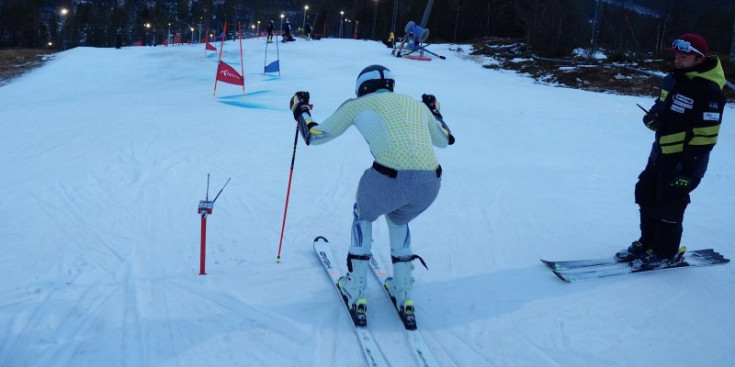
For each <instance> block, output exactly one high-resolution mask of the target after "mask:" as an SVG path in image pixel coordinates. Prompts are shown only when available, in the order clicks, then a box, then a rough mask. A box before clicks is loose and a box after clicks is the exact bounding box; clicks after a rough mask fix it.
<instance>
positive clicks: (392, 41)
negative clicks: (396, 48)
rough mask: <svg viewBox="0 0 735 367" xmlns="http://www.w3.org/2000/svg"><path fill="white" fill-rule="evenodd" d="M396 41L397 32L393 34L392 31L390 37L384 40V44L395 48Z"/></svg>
mask: <svg viewBox="0 0 735 367" xmlns="http://www.w3.org/2000/svg"><path fill="white" fill-rule="evenodd" d="M395 42H396V36H395V34H393V32H390V34H388V38H386V39H384V40H383V44H384V45H385V47H388V48H393V45H394V44H395Z"/></svg>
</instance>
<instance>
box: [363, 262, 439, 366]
mask: <svg viewBox="0 0 735 367" xmlns="http://www.w3.org/2000/svg"><path fill="white" fill-rule="evenodd" d="M370 268H371V269H372V270H373V274H374V275H375V277H376V278H377V279H378V282H379V283H380V285H381V287H382V288H383V290H384V291H385V295H386V296H388V298H389V299H390V300H391V304H393V306H394V307H393V310H394V311H395V312H396V315H397V316H398V318H399V319H401V322H402V324H403V330H404V331H405V333H406V339H408V342H409V344H411V352H412V353H413V356H414V358H415V359H416V362H417V363H418V364H419V366H421V367H432V366H439V363H438V362H437V361H436V358H434V354H433V353H432V352H431V350H430V349H429V347H428V346H427V345H426V342H425V341H424V337H423V336H422V335H421V333H420V332H419V330H418V327H417V326H416V320H415V319H413V318H412V321H413V322H412V323H408V324H407V323H406V322H405V319H404V317H403V316H402V315H401V314H400V313H399V312H398V309H396V307H395V303H394V301H393V297H391V295H390V293H388V289H387V288H386V287H385V281H386V279H388V271H387V270H386V268H385V266H383V262H382V261H381V260H380V257H378V256H377V254H376V253H375V251H374V250H373V251H371V252H370Z"/></svg>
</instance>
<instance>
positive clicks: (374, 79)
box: [355, 65, 396, 97]
mask: <svg viewBox="0 0 735 367" xmlns="http://www.w3.org/2000/svg"><path fill="white" fill-rule="evenodd" d="M395 84H396V81H395V79H393V73H391V72H390V70H388V68H386V67H385V66H382V65H370V66H368V67H366V68H365V69H362V71H361V72H360V75H358V76H357V81H356V82H355V94H356V95H357V96H358V97H361V96H364V95H366V94H368V93H373V92H375V91H376V90H378V89H387V90H389V91H391V92H392V91H393V86H394V85H395Z"/></svg>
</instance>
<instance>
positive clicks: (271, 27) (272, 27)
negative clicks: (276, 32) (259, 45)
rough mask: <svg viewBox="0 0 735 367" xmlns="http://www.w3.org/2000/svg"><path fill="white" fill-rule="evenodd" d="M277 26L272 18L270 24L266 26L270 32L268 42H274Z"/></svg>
mask: <svg viewBox="0 0 735 367" xmlns="http://www.w3.org/2000/svg"><path fill="white" fill-rule="evenodd" d="M274 28H275V25H274V24H273V21H272V20H269V21H268V25H266V26H265V30H266V31H267V32H268V38H267V39H266V42H268V43H272V42H273V29H274Z"/></svg>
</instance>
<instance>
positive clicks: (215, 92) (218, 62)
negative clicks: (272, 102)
mask: <svg viewBox="0 0 735 367" xmlns="http://www.w3.org/2000/svg"><path fill="white" fill-rule="evenodd" d="M225 38H227V21H225V26H224V29H223V30H222V42H221V43H220V44H219V58H218V60H217V74H219V64H220V63H221V62H222V50H224V49H225ZM215 39H216V38H215ZM217 74H215V76H214V91H213V92H212V99H214V98H216V96H217V80H218V79H217V76H218V75H217ZM243 80H244V79H243ZM243 84H245V82H244V81H243ZM243 88H244V87H243Z"/></svg>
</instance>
